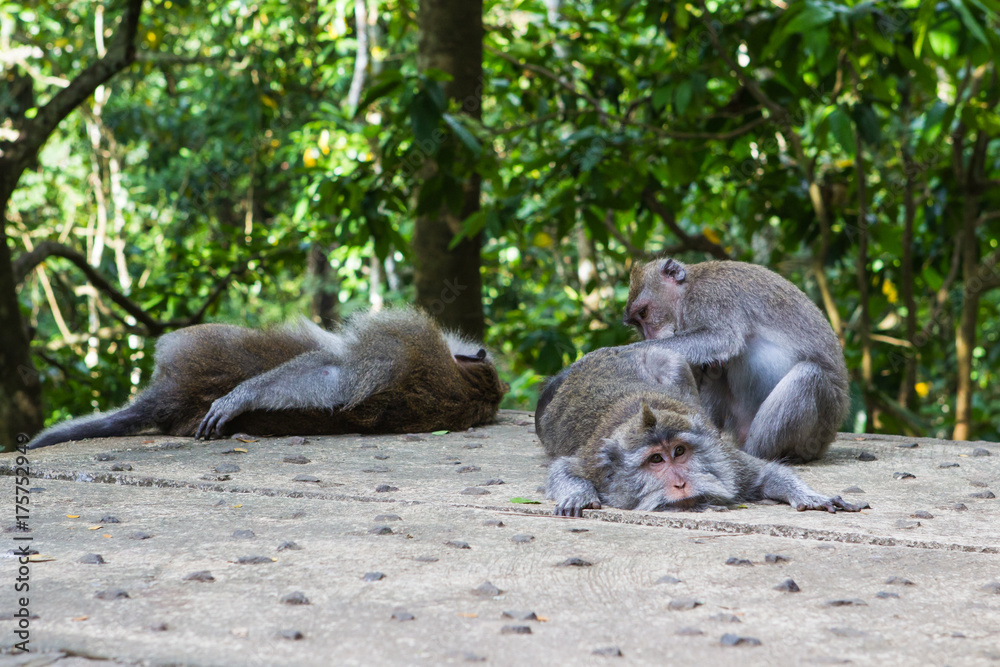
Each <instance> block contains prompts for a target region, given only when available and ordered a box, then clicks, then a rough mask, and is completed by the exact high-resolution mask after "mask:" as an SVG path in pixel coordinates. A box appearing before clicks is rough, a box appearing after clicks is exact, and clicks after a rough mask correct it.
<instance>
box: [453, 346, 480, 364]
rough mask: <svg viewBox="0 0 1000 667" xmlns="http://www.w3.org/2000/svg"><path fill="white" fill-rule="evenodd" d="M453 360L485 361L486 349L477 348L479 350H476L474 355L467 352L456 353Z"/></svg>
mask: <svg viewBox="0 0 1000 667" xmlns="http://www.w3.org/2000/svg"><path fill="white" fill-rule="evenodd" d="M455 361H470V362H475V361H486V350H485V349H484V348H479V352H476V356H474V357H470V356H469V355H467V354H456V355H455Z"/></svg>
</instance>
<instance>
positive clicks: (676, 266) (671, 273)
mask: <svg viewBox="0 0 1000 667" xmlns="http://www.w3.org/2000/svg"><path fill="white" fill-rule="evenodd" d="M660 273H662V274H663V277H665V278H671V279H673V281H674V282H675V283H677V284H678V285H680V284H681V283H682V282H684V280H685V279H686V278H687V271H686V270H685V269H684V265H683V264H681V263H680V262H678V261H677V260H675V259H672V258H670V257H667V259H666V261H664V262H663V266H662V267H661V268H660Z"/></svg>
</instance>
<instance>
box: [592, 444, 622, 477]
mask: <svg viewBox="0 0 1000 667" xmlns="http://www.w3.org/2000/svg"><path fill="white" fill-rule="evenodd" d="M624 460H625V459H624V456H623V455H622V447H621V445H620V444H619V443H618V442H617V441H616V440H614V439H613V438H604V440H602V441H601V446H600V447H599V448H598V450H597V456H596V457H594V466H595V467H596V468H599V469H601V470H617V469H618V468H621V467H622V464H623V463H624Z"/></svg>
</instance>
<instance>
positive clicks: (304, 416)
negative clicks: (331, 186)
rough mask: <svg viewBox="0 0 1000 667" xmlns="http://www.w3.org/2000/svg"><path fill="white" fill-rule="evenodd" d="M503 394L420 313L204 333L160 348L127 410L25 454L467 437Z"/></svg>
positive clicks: (487, 371) (478, 351)
mask: <svg viewBox="0 0 1000 667" xmlns="http://www.w3.org/2000/svg"><path fill="white" fill-rule="evenodd" d="M506 391H507V386H506V385H505V384H504V383H503V382H501V380H500V378H499V377H498V375H497V370H496V367H495V366H494V365H493V361H492V360H491V359H490V357H489V355H488V354H487V352H486V350H485V349H484V348H483V347H482V346H480V345H479V343H475V342H472V341H469V340H466V339H464V338H462V337H460V336H457V335H455V334H451V333H447V332H442V331H441V329H439V328H438V326H437V325H436V324H435V323H434V321H433V320H432V319H431V318H430V317H429V316H427V315H426V314H424V313H423V312H420V311H418V310H415V309H408V308H406V309H392V310H384V311H381V312H373V313H365V314H362V315H357V316H355V317H353V318H351V319H350V320H349V321H348V322H347V323H346V324H344V326H342V327H341V328H340V329H339V330H337V331H326V330H324V329H321V328H320V327H318V326H316V325H315V324H313V323H312V322H309V321H308V320H305V319H302V320H300V321H298V322H295V323H292V324H287V325H285V326H281V327H277V328H274V329H267V330H255V329H247V328H243V327H238V326H232V325H227V324H201V325H197V326H192V327H188V328H185V329H180V330H178V331H174V332H172V333H169V334H167V335H165V336H163V337H162V338H160V340H159V341H158V342H157V344H156V367H155V370H154V372H153V378H152V381H151V382H150V385H149V387H148V388H147V389H146V390H145V391H143V392H142V393H141V394H139V396H138V397H137V398H136V399H135V401H133V402H132V403H131V404H130V405H128V406H126V407H123V408H121V409H119V410H115V411H111V412H106V413H101V414H97V415H92V416H88V417H82V418H79V419H74V420H72V421H69V422H66V423H63V424H59V425H57V426H54V427H52V428H51V429H49V430H47V431H44V432H43V433H42V434H41V435H39V436H38V437H36V438H35V439H34V440H33V441H32V442H30V443H29V444H28V448H29V449H33V448H36V447H45V446H47V445H53V444H55V443H57V442H63V441H65V440H79V439H82V438H94V437H107V436H119V435H132V434H135V433H140V432H152V433H164V434H168V435H183V436H195V437H198V438H218V437H222V436H224V435H226V434H232V433H240V432H242V433H248V434H258V435H287V434H299V435H317V434H336V433H409V432H416V431H436V430H445V429H447V430H461V429H466V428H469V427H470V426H478V425H480V424H486V423H489V422H491V421H492V420H493V418H494V416H495V415H496V412H497V408H498V406H499V404H500V399H501V398H503V395H504V393H505V392H506Z"/></svg>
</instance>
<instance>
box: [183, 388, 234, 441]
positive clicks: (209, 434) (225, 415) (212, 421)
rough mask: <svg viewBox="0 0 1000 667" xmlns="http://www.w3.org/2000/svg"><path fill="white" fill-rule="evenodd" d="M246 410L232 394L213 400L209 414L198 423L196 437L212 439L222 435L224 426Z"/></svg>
mask: <svg viewBox="0 0 1000 667" xmlns="http://www.w3.org/2000/svg"><path fill="white" fill-rule="evenodd" d="M243 412H244V410H243V407H242V406H240V405H239V403H238V401H236V400H234V399H233V397H232V394H227V395H225V396H223V397H222V398H218V399H216V400H215V401H213V402H212V407H211V408H209V409H208V414H206V415H205V418H204V419H202V420H201V424H199V425H198V431H197V432H196V433H195V434H194V437H195V438H197V439H199V440H211V439H212V438H221V437H222V428H223V427H224V426H225V425H226V424H227V423H229V421H230V420H231V419H234V418H236V417H238V416H239V415H240V414H242V413H243Z"/></svg>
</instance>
